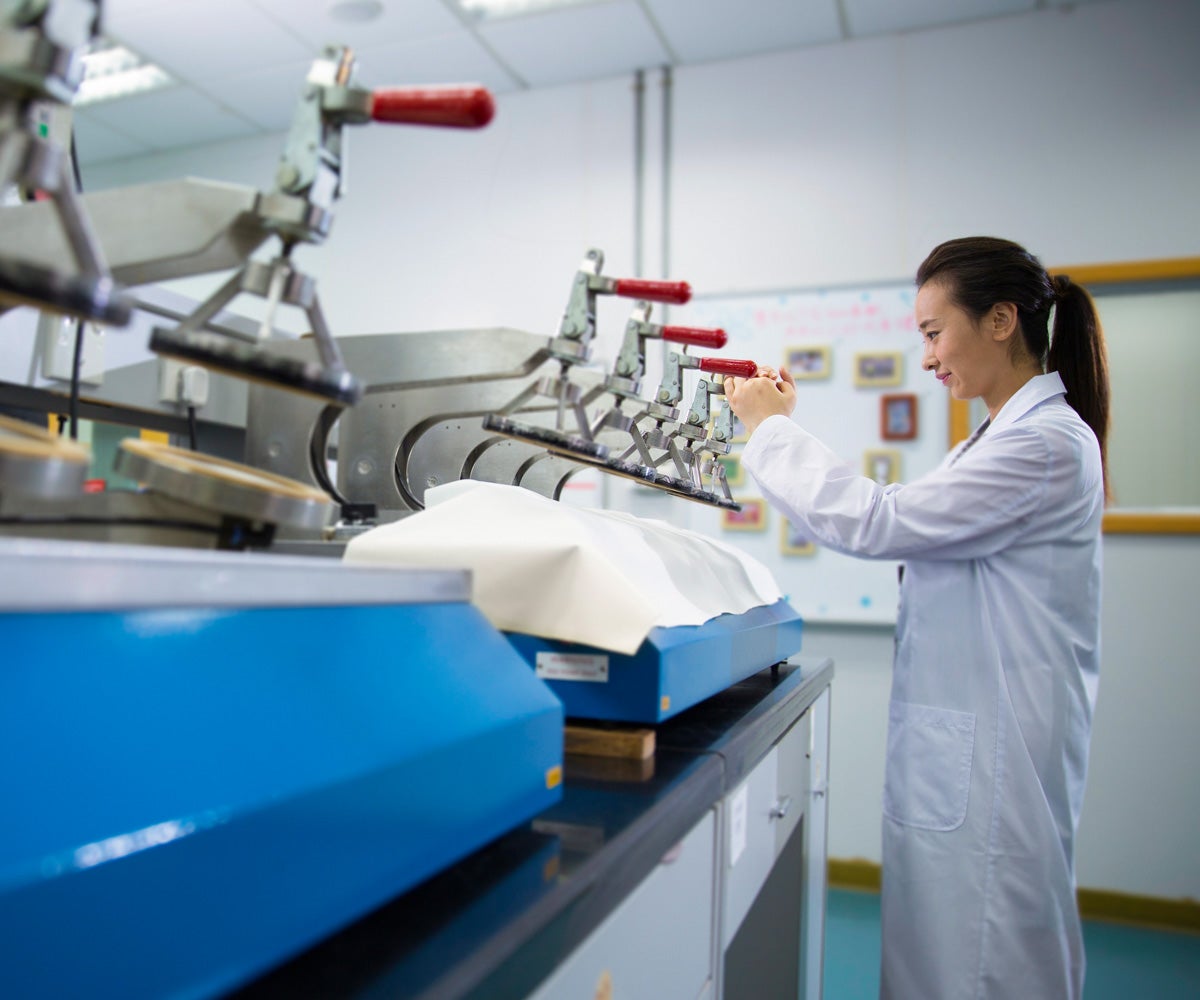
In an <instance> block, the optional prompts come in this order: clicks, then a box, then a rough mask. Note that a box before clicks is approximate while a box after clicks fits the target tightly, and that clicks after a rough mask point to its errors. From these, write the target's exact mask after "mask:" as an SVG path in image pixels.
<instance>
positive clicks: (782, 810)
mask: <svg viewBox="0 0 1200 1000" xmlns="http://www.w3.org/2000/svg"><path fill="white" fill-rule="evenodd" d="M791 808H792V797H791V796H790V795H785V796H784V797H783V798H781V799H779V800H777V801H776V803H775V805H773V806H772V807H771V819H783V817H784V816H786V815H787V814H788V812H789V811H791Z"/></svg>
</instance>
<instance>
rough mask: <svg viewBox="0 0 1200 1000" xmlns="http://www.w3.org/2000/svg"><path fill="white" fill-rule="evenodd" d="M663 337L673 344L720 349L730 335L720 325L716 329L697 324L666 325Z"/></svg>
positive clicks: (663, 329)
mask: <svg viewBox="0 0 1200 1000" xmlns="http://www.w3.org/2000/svg"><path fill="white" fill-rule="evenodd" d="M661 336H662V339H663V340H668V341H670V342H671V343H672V344H687V345H688V346H689V347H710V348H712V349H713V350H715V351H719V350H720V349H721V348H722V347H724V346H725V343H726V341H727V340H729V337H728V336H727V335H726V334H725V331H724V330H722V329H720V328H719V327H718V328H717V329H715V330H711V329H703V328H701V327H696V326H664V327H663V328H662V334H661Z"/></svg>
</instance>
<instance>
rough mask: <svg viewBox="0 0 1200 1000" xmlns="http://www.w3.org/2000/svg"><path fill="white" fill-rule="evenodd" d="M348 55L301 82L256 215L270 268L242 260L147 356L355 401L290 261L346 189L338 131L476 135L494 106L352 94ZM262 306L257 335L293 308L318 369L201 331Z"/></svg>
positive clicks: (478, 95)
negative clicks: (433, 130)
mask: <svg viewBox="0 0 1200 1000" xmlns="http://www.w3.org/2000/svg"><path fill="white" fill-rule="evenodd" d="M353 71H354V56H353V53H352V52H351V50H350V49H349V48H346V47H334V46H331V47H329V48H327V49H326V50H325V52H324V54H323V55H322V57H321V58H319V59H317V60H316V61H315V62H314V63H313V66H312V69H311V71H310V73H309V75H308V79H307V83H306V87H305V90H304V93H303V95H302V97H301V100H300V103H299V105H298V107H297V109H296V114H295V117H294V119H293V122H292V128H291V131H290V133H289V135H288V139H287V143H286V146H285V148H284V152H283V156H282V160H281V163H280V165H279V168H278V170H277V172H276V188H275V190H274V191H273V192H272V193H271V194H270V195H268V196H266V197H265V198H262V199H261V200H260V201H259V203H258V204H257V206H256V213H257V215H258V222H259V224H260V225H261V227H262V228H263V229H264V230H265V231H267V232H270V233H274V234H275V235H277V236H278V237H279V239H280V240H281V242H282V243H283V249H282V251H281V252H280V254H279V255H278V256H276V257H275V258H274V259H273V260H272V261H271V262H270V263H267V264H264V263H261V262H258V261H247V262H246V263H245V264H243V265H242V267H241V268H240V270H239V271H238V272H237V273H236V274H234V276H233V277H232V278H230V279H229V280H228V281H227V282H225V284H223V285H222V286H221V287H220V288H219V289H217V291H216V292H214V293H213V295H211V296H210V297H209V298H208V299H207V300H206V301H204V302H203V303H201V304H200V305H199V306H198V307H197V308H196V309H195V310H194V311H193V312H192V313H191V315H189V316H187V317H186V318H185V319H184V320H183V322H182V323H180V324H179V325H178V326H177V327H175V328H174V329H165V328H162V327H159V328H156V329H155V330H154V332H153V334H152V335H151V338H150V349H151V350H153V351H155V352H157V353H159V354H164V355H168V356H172V357H176V358H180V359H182V360H185V361H189V362H193V363H197V364H200V365H204V366H205V367H209V368H215V369H217V370H220V371H225V372H228V373H229V374H232V375H237V376H240V377H242V378H249V379H251V380H254V381H261V382H266V383H268V384H276V385H279V386H281V387H283V388H286V389H290V390H293V391H297V392H301V393H306V394H309V395H313V396H316V397H318V398H321V399H323V400H327V401H329V402H331V403H333V404H335V405H339V406H349V405H353V404H354V403H357V402H358V400H359V399H361V398H362V395H363V391H364V389H363V386H362V384H361V382H360V381H359V380H358V379H357V378H356V377H355V376H354V375H353V374H351V373H350V372H349V371H348V370H347V369H346V366H345V364H344V362H343V360H342V356H341V352H340V351H339V349H338V346H337V343H336V342H335V340H334V338H333V336H332V334H331V333H330V330H329V327H328V325H327V324H326V322H325V316H324V313H323V312H322V310H321V306H320V303H319V301H318V300H317V295H316V289H315V284H314V281H313V279H312V278H310V277H308V276H307V275H304V274H302V273H300V272H299V271H297V270H296V269H295V268H294V267H293V265H292V262H291V254H292V251H293V249H294V248H295V247H296V246H297V245H298V244H300V243H313V244H315V243H320V242H321V241H323V240H324V238H325V236H326V235H327V234H328V232H329V228H330V225H331V222H332V218H333V203H334V202H335V201H336V200H337V198H338V197H339V196H340V195H341V193H342V191H343V189H344V187H345V177H344V164H345V153H344V150H343V136H342V130H343V127H344V126H346V125H360V124H364V123H366V122H370V121H378V122H390V123H404V124H419V125H442V126H450V127H458V128H479V127H482V126H483V125H486V124H487V123H488V122H489V121H490V120H491V118H492V115H493V112H494V104H493V102H492V97H491V95H490V94H489V93H488V91H487V90H485V89H484V88H482V87H440V88H439V87H418V88H400V89H391V90H378V91H370V90H364V89H361V88H358V87H354V86H353V85H352V75H353ZM243 292H246V293H249V294H252V295H255V296H258V297H259V298H262V299H265V300H266V303H267V311H266V316H265V318H264V319H263V321H262V324H261V326H260V328H259V332H258V341H261V340H263V339H265V338H266V337H267V336H268V335H269V333H270V331H271V328H272V320H273V318H274V314H275V311H276V309H277V308H278V307H279V306H281V305H289V306H295V307H297V308H299V309H301V310H302V311H303V312H304V314H305V316H306V317H307V319H308V322H309V324H310V326H311V328H312V333H313V337H314V340H315V342H316V348H317V355H318V358H317V360H316V361H315V362H314V361H304V360H299V359H296V358H287V357H280V356H276V355H275V354H273V353H271V352H270V351H269V350H267V349H265V348H263V347H260V346H259V343H258V342H257V341H256V342H254V343H248V342H245V341H240V340H236V339H234V338H232V337H229V336H228V335H226V334H219V333H215V332H211V331H206V330H204V329H203V328H204V327H205V326H206V324H207V323H208V322H209V321H210V320H211V319H212V318H213V317H214V316H216V314H217V313H218V312H219V311H220V310H221V309H223V308H224V307H225V306H226V305H227V304H228V303H229V302H230V301H231V300H233V299H234V298H235V297H236V296H238V295H239V294H241V293H243Z"/></svg>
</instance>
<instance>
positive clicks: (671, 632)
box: [506, 601, 803, 722]
mask: <svg viewBox="0 0 1200 1000" xmlns="http://www.w3.org/2000/svg"><path fill="white" fill-rule="evenodd" d="M802 628H803V623H802V622H801V619H800V616H799V615H798V614H797V613H796V612H795V611H794V610H793V609H792V607H791V606H790V605H789V604H788V603H787V602H786V601H777V602H776V603H775V604H770V605H764V606H762V607H757V608H751V609H750V610H749V611H745V612H743V613H742V614H737V615H720V616H719V617H717V618H713V619H712V620H710V621H707V622H705V623H704V624H703V625H680V626H676V627H674V628H655V629H652V630H651V631H650V634H649V635H648V636H647V637H646V639H645V641H644V642H643V643H642V645H641V646H640V647H639V648H638V651H637V652H636V653H634V654H633V655H632V656H625V655H622V654H619V653H611V652H608V651H606V650H600V649H595V648H594V647H591V646H582V645H579V644H577V643H569V642H558V641H556V640H553V639H543V638H540V637H537V636H530V635H523V634H517V633H506V634H507V635H508V641H509V642H511V643H512V644H513V646H514V647H515V648H516V650H517V651H518V652H519V653H520V654H521V655H522V656H523V657H524V658H525V660H526V661H527V662H528V663H529V665H530V666H532V667H534V668H535V670H536V672H537V674H538V675H539V676H540V677H541V678H542V679H543V680H545V681H546V684H547V685H548V686H549V688H550V689H551V690H552V691H553V692H554V693H555V694H556V695H557V696H558V698H559V700H560V701H562V703H563V709H564V711H565V712H566V714H567V716H568V717H573V718H582V719H605V720H609V721H613V722H662V721H663V720H665V719H669V718H671V716H673V715H676V714H678V713H679V712H682V711H683V710H684V709H685V708H690V707H691V706H692V705H695V704H696V703H697V702H699V701H703V700H704V699H705V698H708V697H711V696H712V695H714V694H716V693H717V692H719V691H724V690H725V689H726V688H727V687H729V686H730V685H731V684H736V683H737V682H738V681H740V680H743V679H745V678H746V677H749V676H750V675H751V674H755V673H757V672H758V671H760V670H762V669H764V668H765V667H769V666H771V665H773V664H775V663H780V662H782V661H783V660H786V659H787V658H788V657H789V656H794V655H795V654H796V653H798V652H799V651H800V633H801V631H802ZM564 674H575V675H577V678H578V679H569V678H568V677H565V676H563V675H564Z"/></svg>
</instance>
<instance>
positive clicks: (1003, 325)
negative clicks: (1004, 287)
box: [985, 302, 1019, 343]
mask: <svg viewBox="0 0 1200 1000" xmlns="http://www.w3.org/2000/svg"><path fill="white" fill-rule="evenodd" d="M985 322H986V324H987V329H988V332H989V333H990V334H991V335H992V339H993V340H995V341H997V342H1001V343H1002V342H1004V341H1006V340H1008V339H1009V338H1010V337H1012V335H1013V334H1014V333H1016V331H1017V327H1018V325H1019V324H1018V322H1017V307H1016V306H1015V305H1014V304H1013V303H1011V302H997V303H996V304H995V305H994V306H992V308H991V310H990V311H989V312H988V314H987V319H986V320H985Z"/></svg>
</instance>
